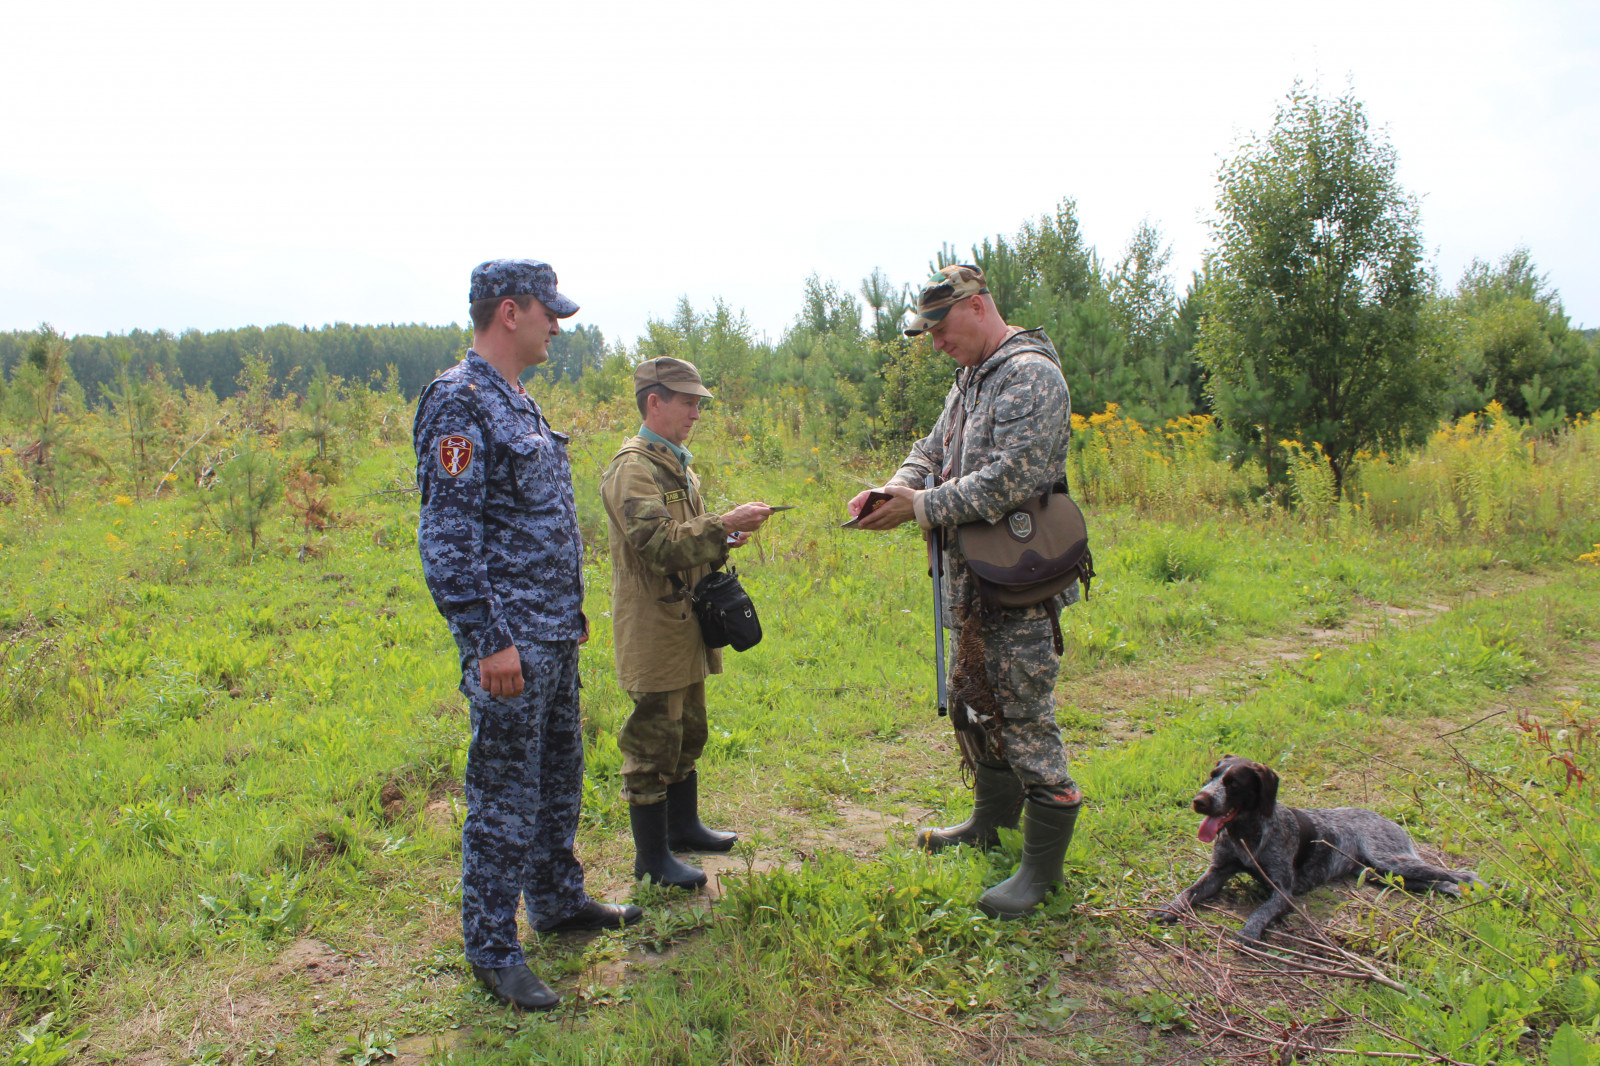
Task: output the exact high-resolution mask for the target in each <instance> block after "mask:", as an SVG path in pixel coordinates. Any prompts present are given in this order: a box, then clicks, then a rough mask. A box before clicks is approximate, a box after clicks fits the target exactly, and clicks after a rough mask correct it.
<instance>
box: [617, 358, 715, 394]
mask: <svg viewBox="0 0 1600 1066" xmlns="http://www.w3.org/2000/svg"><path fill="white" fill-rule="evenodd" d="M652 385H665V386H666V387H667V388H669V389H671V390H672V391H673V392H686V393H688V394H689V395H690V396H710V395H711V393H710V391H709V390H708V389H707V388H706V387H705V385H704V384H703V383H702V382H701V381H700V371H698V370H696V369H695V366H694V364H693V363H689V362H685V361H684V360H682V359H674V358H672V357H671V356H669V355H663V356H662V357H661V358H659V359H646V360H645V361H644V362H642V363H640V364H639V365H638V366H636V367H634V368H633V391H634V394H635V395H637V394H639V393H641V392H643V391H644V390H645V389H648V388H649V387H650V386H652Z"/></svg>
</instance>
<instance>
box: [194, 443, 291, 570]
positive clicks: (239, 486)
mask: <svg viewBox="0 0 1600 1066" xmlns="http://www.w3.org/2000/svg"><path fill="white" fill-rule="evenodd" d="M278 491H279V478H278V473H277V470H276V469H275V468H274V464H273V462H272V458H271V455H270V453H269V452H268V451H267V450H266V449H265V448H263V447H262V445H261V443H260V441H259V440H258V439H248V438H247V439H245V440H243V441H241V442H240V444H239V447H238V450H237V451H235V452H234V454H233V456H232V457H231V458H229V459H227V460H225V461H224V462H223V464H222V468H221V470H220V471H219V472H218V474H217V483H216V486H215V487H214V488H213V489H212V490H211V492H210V497H211V498H210V499H209V500H208V499H206V498H205V497H202V505H203V506H204V507H205V509H206V510H207V511H208V512H209V513H211V514H212V515H213V516H214V519H215V521H216V523H217V527H218V528H219V529H220V530H222V532H224V533H226V534H228V535H229V536H232V537H237V538H241V539H245V540H248V541H249V542H250V552H251V554H254V553H255V550H256V548H257V547H258V545H259V543H260V538H261V531H262V530H263V529H264V528H265V527H266V523H267V515H268V513H269V512H270V511H271V510H272V508H273V506H274V505H275V504H276V503H277V501H278Z"/></svg>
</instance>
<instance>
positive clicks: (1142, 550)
mask: <svg viewBox="0 0 1600 1066" xmlns="http://www.w3.org/2000/svg"><path fill="white" fill-rule="evenodd" d="M1134 551H1135V554H1134V557H1133V560H1132V562H1133V565H1135V566H1137V567H1138V568H1139V571H1140V572H1141V573H1143V574H1144V575H1145V576H1146V577H1148V578H1149V579H1150V580H1152V581H1159V582H1171V581H1203V580H1205V579H1206V578H1207V577H1210V576H1211V571H1212V570H1214V569H1215V568H1216V565H1217V552H1216V549H1215V547H1214V546H1213V545H1212V543H1211V541H1210V540H1209V539H1208V538H1207V537H1206V535H1205V534H1204V533H1203V532H1202V531H1198V530H1192V531H1181V530H1176V529H1172V530H1165V531H1163V532H1161V533H1158V534H1157V535H1155V536H1152V537H1150V538H1148V539H1146V540H1145V542H1144V543H1143V544H1142V545H1140V546H1139V547H1138V548H1137V549H1135V550H1134Z"/></svg>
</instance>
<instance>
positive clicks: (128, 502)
mask: <svg viewBox="0 0 1600 1066" xmlns="http://www.w3.org/2000/svg"><path fill="white" fill-rule="evenodd" d="M111 502H112V503H114V504H116V505H117V506H118V507H132V506H133V497H132V496H118V497H117V498H116V499H114V500H112V501H111Z"/></svg>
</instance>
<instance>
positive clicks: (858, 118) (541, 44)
mask: <svg viewBox="0 0 1600 1066" xmlns="http://www.w3.org/2000/svg"><path fill="white" fill-rule="evenodd" d="M0 40H4V41H5V42H6V47H5V50H4V52H5V59H4V62H3V65H0V79H3V80H0V329H28V328H32V327H34V326H36V325H37V324H38V323H39V322H41V321H49V322H51V323H52V324H54V325H55V326H56V327H57V328H59V329H62V330H65V331H66V332H69V333H79V332H83V333H88V332H95V333H99V332H105V331H108V330H110V331H122V330H127V329H131V328H135V327H138V328H144V329H156V328H167V329H171V330H182V329H185V328H190V327H194V328H199V329H217V328H223V327H232V326H242V325H247V324H255V325H268V324H271V323H274V322H280V321H285V322H290V323H294V324H301V323H308V324H310V325H313V326H316V325H320V324H323V323H325V322H332V321H347V322H358V323H369V322H390V321H420V322H429V323H444V322H449V321H461V322H464V321H465V319H466V287H467V277H468V272H469V271H470V269H471V267H472V266H473V264H475V263H477V262H478V261H480V260H482V259H486V258H491V257H496V256H528V257H533V258H540V259H545V260H548V261H549V262H551V263H552V264H554V265H555V267H556V269H557V271H558V272H559V274H560V276H561V280H562V290H563V291H564V292H566V293H567V294H568V295H570V296H572V297H573V298H574V299H576V300H577V301H578V302H579V303H581V304H582V305H583V310H582V311H581V312H580V314H579V317H578V318H576V319H574V320H573V321H575V322H587V323H591V324H594V325H598V326H599V327H600V328H601V329H602V330H604V331H605V334H606V336H607V337H608V339H612V338H617V337H621V338H623V339H626V340H629V341H630V342H631V341H632V340H633V339H634V338H635V337H636V336H637V335H638V333H639V332H640V331H641V329H642V328H643V326H644V323H645V321H646V320H647V319H648V318H650V317H669V316H670V315H671V314H672V312H673V309H674V306H675V304H676V301H677V299H678V297H679V296H681V295H687V296H688V297H689V298H690V299H691V300H692V301H693V302H694V304H695V305H696V307H697V308H702V309H703V308H706V307H708V306H709V305H710V304H711V302H712V300H713V299H714V298H715V297H718V296H720V297H722V298H723V299H725V300H726V301H727V302H728V303H729V304H731V305H732V306H733V307H735V308H742V309H744V310H745V311H746V312H747V313H748V315H749V317H750V320H751V322H752V323H753V324H754V325H755V327H756V328H757V329H758V330H759V331H763V332H766V333H768V334H770V335H772V336H774V337H776V336H777V335H778V334H779V333H781V331H782V330H783V328H784V327H785V326H786V325H787V324H788V323H789V322H790V321H791V320H792V319H793V317H794V315H795V313H796V312H797V311H798V309H799V305H800V298H801V291H802V285H803V282H804V279H805V277H806V276H807V275H808V274H810V273H812V272H813V271H815V272H817V273H819V274H820V275H822V276H823V277H824V278H833V279H836V280H838V281H840V282H842V283H845V284H847V285H848V286H849V287H850V288H852V289H853V288H855V287H856V286H857V285H858V284H859V280H860V279H861V278H862V277H863V276H864V275H866V274H867V273H868V272H870V271H871V270H872V268H873V267H875V266H876V267H882V268H883V269H884V270H885V271H886V272H888V274H889V275H890V277H891V278H892V279H893V280H895V281H896V282H920V281H921V280H922V279H923V278H924V276H925V275H926V272H927V264H928V261H929V259H930V258H931V257H932V254H933V252H934V251H935V250H936V249H937V248H938V247H939V246H940V244H941V242H944V241H950V242H952V243H953V244H955V245H956V246H957V247H958V248H959V249H961V250H963V251H964V250H965V249H966V248H967V247H968V246H970V245H971V244H972V243H973V242H975V241H978V240H981V239H982V238H983V237H984V236H986V235H991V234H995V233H1006V234H1010V233H1013V232H1015V230H1016V229H1017V227H1018V225H1019V224H1020V223H1021V222H1022V221H1023V220H1024V219H1025V218H1029V217H1034V216H1037V215H1040V214H1043V213H1045V212H1048V211H1050V210H1052V209H1053V208H1054V206H1055V204H1056V203H1057V202H1058V201H1059V200H1060V199H1061V198H1063V197H1066V196H1071V197H1074V198H1076V200H1077V202H1078V206H1079V210H1080V215H1081V218H1082V220H1083V224H1084V229H1085V232H1086V235H1087V236H1088V238H1089V239H1090V240H1091V241H1092V242H1093V243H1094V244H1095V245H1096V246H1097V247H1098V249H1099V251H1100V254H1101V256H1102V258H1103V259H1106V260H1114V259H1115V257H1116V256H1117V255H1118V253H1119V252H1120V250H1121V248H1122V246H1123V244H1124V243H1125V242H1126V241H1127V239H1128V237H1129V236H1130V235H1131V233H1132V232H1133V229H1134V227H1135V226H1136V225H1137V224H1138V222H1139V221H1140V220H1141V219H1142V218H1145V217H1148V218H1150V219H1151V220H1152V221H1154V222H1155V223H1157V224H1158V225H1159V226H1160V227H1161V228H1162V230H1163V231H1164V233H1165V234H1166V235H1167V237H1168V239H1169V240H1170V241H1171V242H1172V245H1173V250H1174V256H1173V270H1174V276H1175V282H1176V287H1177V288H1178V289H1179V291H1181V290H1182V287H1183V284H1184V282H1185V279H1187V277H1188V272H1189V270H1191V269H1193V268H1194V267H1196V266H1198V264H1199V261H1200V256H1201V254H1202V252H1203V251H1204V249H1205V246H1206V240H1207V237H1206V229H1205V225H1204V220H1205V218H1206V216H1207V214H1208V213H1209V211H1210V208H1211V204H1212V203H1213V201H1214V198H1215V196H1214V194H1215V175H1216V170H1217V165H1218V162H1219V160H1220V159H1221V158H1223V157H1225V156H1227V155H1229V154H1231V151H1232V149H1233V148H1234V147H1235V146H1236V145H1237V144H1238V143H1239V142H1240V140H1241V139H1243V138H1245V137H1247V136H1248V135H1249V134H1250V133H1252V132H1255V131H1263V130H1265V129H1267V128H1268V127H1269V126H1270V124H1271V119H1272V114H1273V109H1274V107H1275V105H1276V104H1277V103H1278V101H1279V100H1280V99H1281V98H1282V97H1283V96H1284V94H1285V93H1286V92H1287V91H1288V90H1289V88H1290V86H1291V84H1292V82H1293V80H1294V79H1295V78H1297V77H1298V78H1301V79H1303V80H1306V81H1308V82H1314V83H1317V84H1318V85H1320V87H1321V89H1322V91H1323V92H1324V94H1326V95H1335V94H1338V93H1339V92H1341V91H1343V89H1344V88H1345V86H1346V84H1347V83H1348V84H1351V85H1353V87H1354V89H1355V92H1356V94H1357V96H1358V97H1359V98H1361V99H1362V100H1364V101H1365V103H1366V105H1367V109H1368V115H1369V117H1370V118H1371V120H1372V122H1373V124H1374V126H1375V127H1378V128H1380V129H1386V130H1387V131H1388V134H1389V136H1390V137H1391V139H1392V141H1393V143H1394V145H1395V147H1396V149H1397V150H1398V153H1399V158H1400V178H1401V181H1402V183H1403V184H1404V185H1405V186H1406V188H1407V189H1409V190H1410V191H1412V192H1414V193H1417V194H1419V195H1420V196H1421V197H1422V214H1423V224H1424V236H1425V238H1426V241H1427V244H1428V246H1429V247H1430V248H1432V249H1435V250H1436V261H1437V264H1438V267H1439V270H1440V272H1441V274H1442V276H1443V278H1444V279H1445V281H1446V282H1447V283H1448V284H1450V285H1453V284H1454V283H1455V281H1456V279H1457V278H1459V276H1460V274H1461V270H1462V268H1463V267H1464V266H1465V265H1466V263H1467V262H1468V261H1470V260H1471V259H1472V258H1473V257H1474V256H1479V257H1484V258H1498V257H1499V256H1501V255H1503V254H1504V253H1506V252H1507V251H1509V250H1510V249H1511V248H1512V247H1513V246H1514V245H1517V244H1519V243H1523V244H1526V245H1528V246H1529V247H1530V248H1531V249H1532V253H1533V257H1534V260H1535V262H1536V263H1537V264H1538V265H1539V267H1540V269H1541V270H1543V271H1545V272H1547V273H1548V274H1549V276H1550V280H1551V282H1552V283H1553V284H1554V285H1555V286H1557V287H1558V288H1559V289H1560V290H1561V293H1562V296H1563V299H1564V301H1565V304H1566V308H1567V311H1568V313H1569V314H1571V316H1572V318H1573V321H1574V323H1575V324H1576V323H1582V324H1587V325H1596V324H1600V263H1597V261H1596V256H1595V254H1594V253H1595V249H1596V248H1600V192H1597V190H1600V177H1597V171H1600V168H1597V166H1596V163H1597V161H1600V136H1597V131H1600V4H1596V3H1594V2H1592V0H1584V2H1572V3H1560V2H1554V0H1520V2H1515V3H1500V2H1487V0H1449V2H1444V0H1425V2H1408V0H1383V2H1371V0H1346V2H1343V3H1337V4H1334V3H1318V4H1310V3H1304V2H1295V0H1271V2H1243V3H1226V2H1225V3H1221V4H1196V3H1193V2H1192V0H1186V2H1163V3H1136V2H1124V3H1121V4H1113V3H1105V2H1099V3H1094V4H1086V3H1080V2H1077V0H1071V2H1064V0H1052V2H1040V3H1032V2H1029V3H1008V2H1004V0H990V2H989V3H983V4H957V3H949V2H945V0H921V2H918V3H915V4H911V3H903V4H902V3H871V2H869V0H854V2H850V0H811V2H809V3H803V4H764V3H751V2H749V0H744V2H740V3H734V2H711V3H697V2H693V0H691V2H689V3H685V4H662V3H642V2H619V0H572V2H569V3H566V4H562V5H547V4H533V3H524V4H501V5H497V4H478V5H466V4H449V5H447V4H444V3H436V2H415V0H384V2H381V3H373V2H361V3H354V2H341V0H318V2H315V3H307V2H303V0H276V2H274V3H271V4H263V3H250V2H243V3H219V2H217V0H204V2H173V0H142V2H139V3H129V2H127V0H118V2H115V3H110V2H76V0H49V2H41V0H0Z"/></svg>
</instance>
